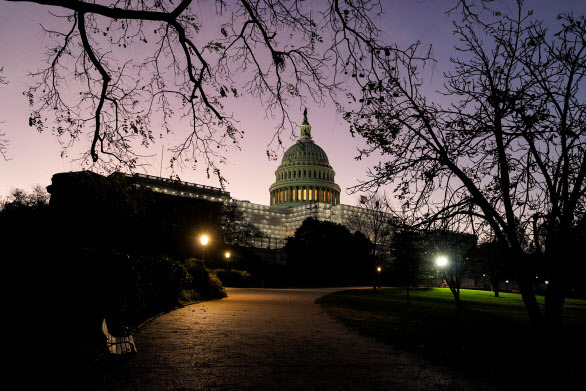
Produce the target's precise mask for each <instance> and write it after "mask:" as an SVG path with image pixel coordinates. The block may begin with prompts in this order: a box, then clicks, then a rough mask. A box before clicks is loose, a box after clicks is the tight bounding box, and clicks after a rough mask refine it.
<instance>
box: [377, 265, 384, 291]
mask: <svg viewBox="0 0 586 391" xmlns="http://www.w3.org/2000/svg"><path fill="white" fill-rule="evenodd" d="M376 271H377V272H378V287H379V288H380V274H381V272H382V271H383V268H382V267H380V266H377V268H376Z"/></svg>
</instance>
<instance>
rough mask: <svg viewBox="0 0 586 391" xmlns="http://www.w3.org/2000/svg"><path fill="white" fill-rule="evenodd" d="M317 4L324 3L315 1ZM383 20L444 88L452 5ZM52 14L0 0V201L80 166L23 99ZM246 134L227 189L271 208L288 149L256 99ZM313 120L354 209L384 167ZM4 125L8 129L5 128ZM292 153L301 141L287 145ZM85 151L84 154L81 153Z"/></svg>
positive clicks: (416, 1)
mask: <svg viewBox="0 0 586 391" xmlns="http://www.w3.org/2000/svg"><path fill="white" fill-rule="evenodd" d="M314 1H317V0H314ZM381 1H382V3H383V8H384V14H383V15H382V17H381V18H380V20H379V26H380V27H381V28H382V29H383V30H384V31H385V33H386V34H387V39H388V40H392V41H394V42H398V43H399V44H400V45H401V44H408V43H411V42H415V41H417V40H420V41H421V42H423V43H430V44H432V45H433V52H434V57H435V58H436V60H437V64H436V68H435V71H434V73H433V78H432V79H431V80H430V84H429V85H428V86H427V88H429V89H430V91H432V90H434V89H437V88H439V83H440V82H441V79H442V77H441V75H442V72H444V71H445V70H447V69H449V65H450V64H449V57H450V56H451V55H453V53H454V51H453V45H454V44H455V43H456V42H454V41H455V40H454V38H453V35H452V27H451V23H450V19H449V17H448V16H446V15H445V14H444V13H445V11H446V10H447V9H449V6H450V4H453V1H452V0H381ZM526 4H527V6H528V8H533V9H534V10H535V15H536V17H537V18H539V19H542V20H544V22H545V23H546V24H551V23H553V22H554V21H555V16H556V15H557V14H558V13H560V12H568V11H572V10H573V11H574V14H575V15H584V14H586V2H585V1H584V0H557V1H551V0H527V1H526ZM49 11H50V8H48V7H40V6H37V5H34V4H29V3H11V2H5V1H3V0H0V68H2V67H4V72H3V76H5V77H6V79H7V81H8V82H9V84H8V85H7V86H1V87H0V129H1V130H2V131H4V132H5V133H6V136H7V138H8V139H9V140H10V145H9V151H8V154H9V156H10V157H11V160H9V161H3V160H0V198H3V197H5V196H6V195H7V194H8V193H9V191H10V190H11V189H12V188H15V187H20V188H24V189H27V190H30V188H31V187H32V185H34V184H40V185H42V186H47V185H49V184H50V181H51V176H52V175H53V174H54V173H57V172H63V171H76V170H79V169H80V168H81V166H80V165H79V163H78V162H75V161H74V159H75V158H76V157H77V153H76V152H75V150H74V151H71V152H70V153H69V155H68V156H66V157H63V158H62V157H60V152H61V149H60V147H59V143H58V142H57V140H56V138H55V137H54V136H52V135H51V134H50V132H46V133H43V134H39V133H37V132H36V130H35V129H34V128H31V127H29V126H28V116H29V114H30V108H29V106H28V102H27V99H26V98H25V97H24V96H23V95H22V92H23V91H24V90H26V87H27V84H28V83H29V82H30V79H29V78H28V77H27V74H28V73H29V72H32V71H35V70H36V69H38V68H39V67H41V66H43V65H44V64H43V60H44V58H45V57H44V52H45V45H44V39H45V38H44V36H43V35H42V34H41V28H40V26H39V24H40V23H52V19H54V18H53V16H51V15H50V13H49ZM227 111H228V112H232V113H233V116H234V118H236V119H237V120H238V121H239V123H240V128H241V129H243V130H245V138H244V139H243V140H241V144H240V146H241V150H236V149H234V150H230V151H227V153H226V155H227V156H228V163H227V164H226V165H225V166H223V167H222V172H223V175H224V177H225V178H226V179H227V180H228V184H227V185H226V190H227V191H229V192H230V193H231V194H232V196H233V197H235V198H238V199H244V200H250V201H251V202H256V203H262V204H268V202H269V193H268V189H269V186H270V185H271V184H272V183H273V182H274V180H275V177H274V171H275V170H276V168H277V167H278V165H279V164H280V160H281V157H282V154H283V152H284V151H282V150H281V151H278V152H277V153H278V160H277V161H269V160H268V159H267V155H266V149H267V144H269V142H270V141H271V137H272V135H273V129H274V127H275V120H274V119H272V118H267V117H266V115H265V112H264V109H263V108H262V106H261V105H260V104H259V103H258V102H255V101H254V100H253V99H251V98H250V97H245V98H244V99H239V100H238V101H237V102H236V104H235V105H234V106H233V107H229V108H228V109H227ZM296 111H298V114H296V115H293V116H294V117H298V118H296V120H297V121H298V122H299V123H301V120H302V116H303V114H302V111H303V109H302V108H292V109H291V113H295V112H296ZM308 111H309V113H308V117H309V122H310V124H311V125H312V135H313V138H314V141H315V142H316V143H317V144H318V145H320V146H321V147H322V148H323V149H324V150H325V152H326V153H327V154H328V157H329V159H330V164H331V165H332V167H333V168H334V170H335V171H336V182H337V183H338V185H340V187H341V188H342V195H341V202H342V203H345V204H355V203H356V196H355V195H350V194H348V193H347V192H346V191H345V190H346V189H347V188H348V187H350V186H353V185H355V184H357V183H358V180H359V179H361V178H362V179H364V178H366V170H367V168H368V167H369V166H371V165H373V164H374V163H376V162H377V161H378V159H376V158H374V157H373V158H370V159H368V160H362V161H356V160H355V159H354V157H355V156H356V155H357V148H359V147H360V146H361V144H362V143H361V140H359V139H354V138H352V137H351V136H350V134H349V132H348V125H347V123H346V122H345V121H343V120H342V119H341V118H340V116H339V115H338V114H337V113H336V111H335V109H334V108H333V107H328V106H325V107H319V106H317V105H310V106H309V107H308ZM2 122H3V123H2ZM182 126H185V127H189V124H181V123H178V124H177V127H178V129H175V134H176V136H175V137H179V136H180V135H181V127H182ZM284 143H285V148H288V147H289V146H291V145H292V144H293V143H295V140H294V139H286V140H284ZM163 145H166V146H168V145H169V141H165V140H163V142H162V143H159V144H155V145H153V146H152V147H151V149H150V150H149V152H150V153H151V154H152V155H155V156H153V157H152V158H150V159H147V160H146V163H148V164H150V167H145V168H144V169H139V170H137V171H138V172H144V173H147V174H151V175H159V173H160V165H161V149H162V147H163ZM78 148H89V144H83V145H82V144H79V145H78ZM78 151H79V150H78ZM168 158H169V154H168V153H167V154H166V155H165V156H164V164H163V169H162V176H167V177H168V176H169V175H171V170H170V169H169V167H167V166H166V164H165V162H168V160H169V159H168ZM175 173H176V174H178V175H179V176H180V177H181V179H182V180H185V181H189V182H196V183H201V184H206V185H211V186H219V184H218V182H217V180H215V178H211V179H208V178H206V176H205V169H203V168H201V169H197V170H196V171H193V170H191V169H189V168H186V169H185V170H183V171H177V170H176V172H175Z"/></svg>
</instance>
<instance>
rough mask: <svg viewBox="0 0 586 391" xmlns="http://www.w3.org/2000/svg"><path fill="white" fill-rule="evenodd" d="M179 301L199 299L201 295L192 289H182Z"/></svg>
mask: <svg viewBox="0 0 586 391" xmlns="http://www.w3.org/2000/svg"><path fill="white" fill-rule="evenodd" d="M179 300H180V301H201V295H200V294H199V293H197V292H196V291H194V290H193V289H183V290H182V291H181V293H180V294H179Z"/></svg>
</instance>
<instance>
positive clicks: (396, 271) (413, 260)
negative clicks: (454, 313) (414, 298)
mask: <svg viewBox="0 0 586 391" xmlns="http://www.w3.org/2000/svg"><path fill="white" fill-rule="evenodd" d="M391 252H392V256H393V260H392V263H391V273H392V275H393V276H394V278H395V280H396V281H397V283H398V284H399V285H401V286H404V287H405V288H406V291H407V305H411V302H410V287H412V286H417V285H418V284H419V283H420V282H421V281H422V280H423V279H424V278H426V277H429V276H430V275H431V274H432V272H433V270H432V267H431V264H430V262H428V261H427V259H426V258H425V257H424V256H423V234H422V233H421V232H418V231H416V230H415V229H413V228H412V227H411V226H409V225H407V224H405V223H401V224H399V225H396V226H395V229H394V230H393V241H392V249H391Z"/></svg>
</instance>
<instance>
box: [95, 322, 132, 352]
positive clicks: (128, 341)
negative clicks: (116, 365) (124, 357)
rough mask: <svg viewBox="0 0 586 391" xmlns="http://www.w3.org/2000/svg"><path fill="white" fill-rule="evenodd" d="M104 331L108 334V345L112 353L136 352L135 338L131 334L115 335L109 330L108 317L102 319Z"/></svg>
mask: <svg viewBox="0 0 586 391" xmlns="http://www.w3.org/2000/svg"><path fill="white" fill-rule="evenodd" d="M102 332H103V333H104V335H105V336H106V347H107V348H108V351H109V352H110V353H112V354H125V353H136V346H135V345H134V338H132V335H131V334H127V335H124V336H121V337H115V336H113V335H112V334H110V332H109V331H108V325H107V324H106V319H103V320H102Z"/></svg>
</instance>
